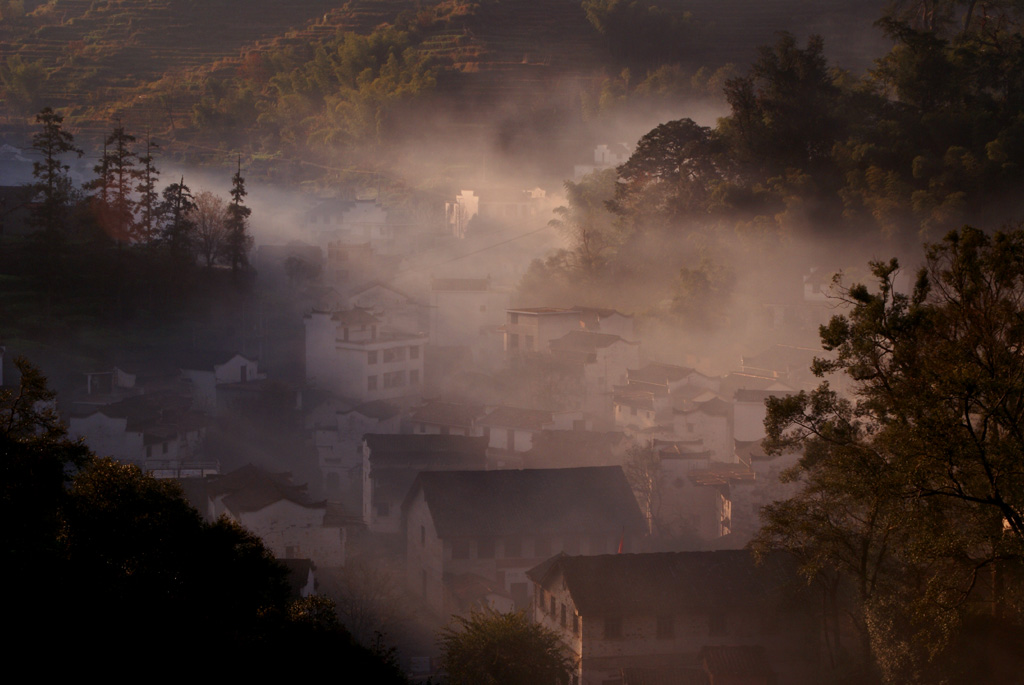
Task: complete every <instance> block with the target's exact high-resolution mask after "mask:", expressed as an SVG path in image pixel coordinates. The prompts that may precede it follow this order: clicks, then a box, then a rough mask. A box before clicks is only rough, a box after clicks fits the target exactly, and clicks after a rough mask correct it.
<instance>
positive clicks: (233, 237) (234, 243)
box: [224, 156, 253, 274]
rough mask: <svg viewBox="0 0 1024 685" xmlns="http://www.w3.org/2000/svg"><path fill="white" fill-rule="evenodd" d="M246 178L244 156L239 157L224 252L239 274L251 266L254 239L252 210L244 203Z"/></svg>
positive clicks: (232, 270) (234, 271) (232, 180)
mask: <svg viewBox="0 0 1024 685" xmlns="http://www.w3.org/2000/svg"><path fill="white" fill-rule="evenodd" d="M245 196H246V192H245V179H244V178H243V177H242V158H241V156H239V158H238V170H237V171H235V175H234V176H232V177H231V203H230V204H229V205H228V209H227V220H226V221H225V228H226V229H227V237H226V239H225V243H224V252H225V256H226V259H227V262H228V264H230V265H231V272H232V273H235V274H237V273H238V271H239V269H244V268H246V267H247V266H249V250H251V249H252V245H253V239H252V236H251V235H249V215H250V214H252V210H251V209H249V208H248V207H246V206H245V205H244V204H242V202H243V200H245Z"/></svg>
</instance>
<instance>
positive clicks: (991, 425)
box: [758, 228, 1024, 682]
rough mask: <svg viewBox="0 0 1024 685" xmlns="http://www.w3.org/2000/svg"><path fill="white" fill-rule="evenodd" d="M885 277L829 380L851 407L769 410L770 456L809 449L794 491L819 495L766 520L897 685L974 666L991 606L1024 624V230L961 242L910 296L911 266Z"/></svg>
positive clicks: (820, 396) (838, 332)
mask: <svg viewBox="0 0 1024 685" xmlns="http://www.w3.org/2000/svg"><path fill="white" fill-rule="evenodd" d="M872 269H873V273H874V276H875V279H876V283H875V289H874V290H871V289H869V288H868V287H866V286H863V285H854V286H852V287H850V288H849V289H848V290H846V291H845V300H846V302H847V304H848V305H849V306H850V310H849V313H848V314H845V315H841V316H837V317H834V318H833V319H832V321H831V322H830V323H829V325H828V326H824V327H822V329H821V338H822V345H823V347H824V348H825V349H826V350H827V351H830V352H832V353H834V356H833V357H832V358H829V359H818V360H816V361H815V363H814V367H813V370H814V372H815V373H816V374H817V375H819V376H825V375H828V374H840V375H841V376H844V377H845V378H846V380H847V382H848V383H849V385H850V388H851V392H850V396H849V397H847V396H843V395H841V394H840V393H838V392H837V391H836V390H834V389H833V388H832V387H831V386H830V385H829V384H828V383H827V382H825V383H822V384H821V385H820V386H819V387H818V389H816V390H814V391H813V392H811V393H800V394H799V395H796V396H793V397H788V398H773V399H770V400H769V401H768V418H767V420H766V422H765V425H766V428H767V430H768V438H767V439H766V441H765V447H766V449H767V450H769V451H770V452H772V453H778V452H780V451H783V450H788V449H794V448H799V449H803V452H804V454H803V457H802V458H801V460H800V462H799V463H798V465H797V466H796V467H795V468H794V470H793V471H792V472H791V473H790V474H789V477H790V478H793V479H797V480H799V482H801V483H802V484H803V485H804V487H803V489H802V491H801V493H800V494H799V495H797V496H796V497H794V498H793V499H791V500H788V501H785V502H781V503H777V504H773V505H771V506H769V507H767V508H766V509H765V511H764V520H765V527H764V529H763V530H762V532H761V534H760V536H759V541H758V545H759V546H760V547H761V548H762V549H766V548H772V547H782V548H785V549H789V550H791V551H793V552H795V553H796V554H797V555H798V556H800V557H801V558H802V559H803V560H804V569H805V572H807V573H808V575H815V574H818V573H821V572H826V573H828V572H838V573H840V574H842V575H844V576H845V577H846V578H848V579H849V580H850V583H851V586H852V587H853V588H854V604H853V607H852V609H851V611H852V615H853V616H854V618H855V620H856V622H857V624H858V625H859V627H860V629H861V632H862V641H863V645H864V648H865V651H866V652H868V653H870V655H871V657H872V659H873V662H874V664H875V665H876V666H877V667H878V669H879V672H880V673H881V675H882V677H883V679H884V680H886V681H887V682H917V681H927V680H929V678H932V677H936V673H937V672H938V671H940V670H947V671H951V670H952V669H954V668H955V667H959V668H961V669H963V668H965V666H964V664H965V663H967V662H966V661H965V659H966V658H967V656H969V654H967V653H966V652H965V650H964V649H963V646H964V640H965V639H967V638H966V635H967V633H966V631H964V630H963V627H964V626H965V625H968V624H970V623H971V621H972V620H976V619H977V616H976V615H975V614H974V613H972V606H978V605H977V602H978V601H979V600H982V599H984V598H985V597H986V595H987V601H989V602H992V604H993V605H994V608H995V609H996V610H997V611H998V612H1002V613H1003V616H1004V620H1005V621H1007V624H1008V628H1007V630H1009V631H1010V633H1011V634H1016V635H1021V634H1022V633H1021V629H1022V626H1024V622H1022V617H1024V614H1022V613H1021V606H1020V604H1019V599H1015V598H1013V597H1012V596H1011V595H1012V593H1007V592H1005V588H1006V587H1008V586H1009V585H1012V584H1011V583H1008V582H1007V578H1008V577H1009V576H1008V574H1010V573H1012V572H1013V569H1015V568H1016V567H1017V565H1019V563H1020V560H1021V559H1022V555H1024V520H1022V515H1024V514H1022V512H1024V470H1022V469H1021V454H1024V357H1022V355H1021V353H1020V351H1021V350H1022V349H1024V231H1022V230H1019V229H1018V230H1015V231H1012V232H1010V233H997V234H995V235H992V236H989V235H986V234H985V233H983V232H981V231H978V230H976V229H972V228H964V229H963V230H961V231H956V232H953V233H950V234H949V235H948V236H947V237H946V238H945V239H944V240H943V241H942V242H940V243H938V244H936V245H932V246H930V247H929V248H928V252H927V266H926V267H925V268H923V269H922V270H921V272H920V273H919V274H918V279H917V283H916V285H915V288H914V290H913V293H912V294H910V295H907V294H904V293H901V292H899V291H898V290H897V288H896V284H895V281H896V275H897V273H898V263H897V262H896V260H892V261H890V262H888V263H874V264H873V265H872ZM988 667H989V668H991V665H989V666H988Z"/></svg>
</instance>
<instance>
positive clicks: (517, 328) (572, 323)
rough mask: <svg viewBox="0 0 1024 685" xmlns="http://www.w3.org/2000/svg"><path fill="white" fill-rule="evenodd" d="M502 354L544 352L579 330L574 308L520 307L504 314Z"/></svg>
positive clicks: (580, 326)
mask: <svg viewBox="0 0 1024 685" xmlns="http://www.w3.org/2000/svg"><path fill="white" fill-rule="evenodd" d="M505 315H506V316H505V327H504V331H503V332H504V334H505V353H506V354H508V355H510V356H512V355H517V354H523V353H531V352H547V351H548V350H549V349H550V346H551V341H552V340H554V339H555V338H561V337H562V336H563V335H565V334H566V333H568V332H570V331H578V330H581V329H582V328H583V324H582V323H581V321H580V311H579V310H578V309H560V308H557V307H524V308H521V309H509V310H507V311H506V313H505Z"/></svg>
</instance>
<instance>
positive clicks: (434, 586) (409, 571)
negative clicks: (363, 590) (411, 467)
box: [405, 490, 451, 615]
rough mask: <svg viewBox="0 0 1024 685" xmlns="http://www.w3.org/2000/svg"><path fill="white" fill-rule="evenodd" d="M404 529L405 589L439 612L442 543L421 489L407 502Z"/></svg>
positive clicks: (442, 567)
mask: <svg viewBox="0 0 1024 685" xmlns="http://www.w3.org/2000/svg"><path fill="white" fill-rule="evenodd" d="M405 533H406V589H407V590H408V591H409V593H410V594H411V595H413V596H414V597H420V598H422V600H423V601H424V602H425V603H426V605H427V606H428V607H429V608H430V610H431V611H433V612H434V613H435V614H438V615H443V613H444V571H445V564H444V555H445V545H444V543H443V542H442V541H441V539H440V538H439V537H438V536H437V530H436V528H435V527H434V520H433V518H431V516H430V510H429V509H428V507H427V503H426V500H425V499H424V497H423V491H422V490H421V491H420V492H418V493H416V496H415V497H414V498H413V499H412V501H411V502H410V505H409V508H408V510H407V514H406V519H405ZM448 554H449V555H450V554H451V552H450V550H449V551H448Z"/></svg>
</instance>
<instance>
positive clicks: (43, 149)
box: [32, 107, 82, 235]
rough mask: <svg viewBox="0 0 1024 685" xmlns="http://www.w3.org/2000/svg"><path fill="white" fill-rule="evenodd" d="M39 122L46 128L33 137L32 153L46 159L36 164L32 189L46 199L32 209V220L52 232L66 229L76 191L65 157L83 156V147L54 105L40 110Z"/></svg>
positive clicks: (33, 165) (33, 167) (37, 121)
mask: <svg viewBox="0 0 1024 685" xmlns="http://www.w3.org/2000/svg"><path fill="white" fill-rule="evenodd" d="M36 123H37V124H40V125H41V126H42V130H41V131H39V132H38V133H36V134H35V135H34V136H32V152H33V153H35V154H37V155H39V156H41V157H42V159H41V160H40V161H36V162H33V163H32V176H33V177H34V178H35V182H34V183H33V184H32V190H33V192H34V193H36V194H38V195H41V196H42V201H41V202H39V203H37V204H36V205H35V207H34V208H33V210H32V222H33V224H35V225H36V226H38V227H39V228H41V229H43V230H44V231H46V232H47V233H49V234H51V235H52V234H54V233H57V232H58V231H60V230H62V229H64V228H65V224H66V221H67V215H68V208H69V206H70V204H71V200H72V194H73V190H74V186H73V185H72V182H71V176H70V175H69V174H68V172H69V171H70V170H71V167H70V166H68V165H67V164H65V163H64V162H63V159H62V158H63V157H64V156H65V155H68V154H72V153H74V154H77V155H78V156H79V157H81V156H82V150H81V149H80V148H78V147H77V146H76V145H75V138H74V136H72V135H71V133H70V132H68V131H65V130H64V127H63V124H64V117H62V116H61V115H59V114H57V113H55V112H54V111H53V110H52V109H51V108H49V107H46V108H44V109H43V110H42V111H41V112H39V114H37V115H36Z"/></svg>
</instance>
